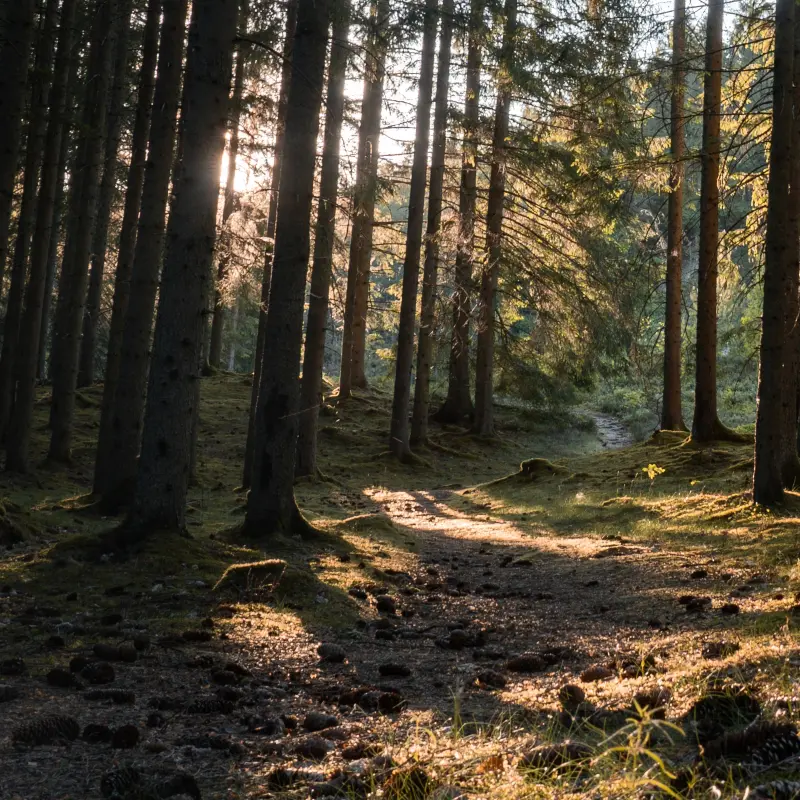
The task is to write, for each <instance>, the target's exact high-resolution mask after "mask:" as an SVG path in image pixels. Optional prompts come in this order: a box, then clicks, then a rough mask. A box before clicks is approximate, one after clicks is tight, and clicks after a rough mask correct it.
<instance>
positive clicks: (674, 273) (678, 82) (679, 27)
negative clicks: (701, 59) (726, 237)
mask: <svg viewBox="0 0 800 800" xmlns="http://www.w3.org/2000/svg"><path fill="white" fill-rule="evenodd" d="M685 58H686V4H685V0H675V18H674V20H673V23H672V100H671V106H672V107H671V110H670V126H671V131H670V136H671V140H672V144H671V149H672V152H671V154H670V155H671V164H670V176H669V189H670V194H669V207H668V210H667V216H668V221H667V275H666V303H665V314H664V396H663V401H662V405H661V428H662V429H663V430H668V431H671V430H676V431H683V430H686V424H685V423H684V421H683V410H682V407H681V321H682V314H681V308H682V302H681V301H682V295H681V284H682V278H683V173H684V169H683V157H684V153H685V150H686V148H685V136H684V109H683V105H684V94H685V82H686V67H685V65H684V59H685Z"/></svg>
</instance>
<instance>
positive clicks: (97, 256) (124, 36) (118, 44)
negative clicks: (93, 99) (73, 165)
mask: <svg viewBox="0 0 800 800" xmlns="http://www.w3.org/2000/svg"><path fill="white" fill-rule="evenodd" d="M132 7H133V0H120V5H119V8H118V9H117V20H116V27H115V34H116V35H115V42H114V49H115V58H114V62H115V63H114V83H113V86H112V89H111V95H110V101H109V106H108V118H107V121H106V142H105V145H106V149H105V157H104V160H103V177H102V179H101V181H100V195H99V197H98V201H97V221H96V223H95V228H94V235H93V240H92V260H91V267H90V269H89V291H88V294H87V296H86V308H85V310H84V316H83V339H82V340H81V353H80V360H79V366H78V386H89V385H90V384H92V383H94V361H95V348H96V339H97V325H98V322H99V320H100V302H101V299H102V292H103V275H104V273H105V267H106V251H107V249H108V226H109V223H110V221H111V206H112V204H113V202H114V194H115V192H116V188H117V168H118V167H117V152H118V150H119V137H120V130H121V128H122V117H123V111H124V107H125V97H126V94H127V92H128V87H129V84H128V55H129V41H130V29H131V12H132Z"/></svg>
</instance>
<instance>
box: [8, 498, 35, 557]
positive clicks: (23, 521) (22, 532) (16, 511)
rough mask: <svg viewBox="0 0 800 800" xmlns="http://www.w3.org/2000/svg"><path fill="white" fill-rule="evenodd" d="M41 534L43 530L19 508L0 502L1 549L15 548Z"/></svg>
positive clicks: (12, 504)
mask: <svg viewBox="0 0 800 800" xmlns="http://www.w3.org/2000/svg"><path fill="white" fill-rule="evenodd" d="M38 533H41V528H40V526H39V525H37V524H36V523H35V522H34V521H33V520H32V519H31V517H30V514H29V513H28V512H26V511H23V510H22V509H21V508H20V507H19V506H17V505H15V504H14V503H10V502H8V501H3V502H0V547H6V548H8V547H14V545H17V544H21V543H22V542H26V541H28V540H29V539H30V537H31V536H32V535H34V534H38Z"/></svg>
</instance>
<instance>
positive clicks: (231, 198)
mask: <svg viewBox="0 0 800 800" xmlns="http://www.w3.org/2000/svg"><path fill="white" fill-rule="evenodd" d="M249 15H250V4H249V2H248V0H242V10H241V23H240V27H241V30H242V31H243V32H246V31H247V19H248V17H249ZM245 48H246V45H245V44H244V43H243V42H240V43H239V48H238V53H237V56H236V70H235V72H234V77H233V92H232V94H231V104H230V108H231V120H230V139H229V141H228V170H227V174H226V176H225V199H224V201H223V204H222V228H221V235H220V238H221V240H222V241H221V245H222V246H221V248H220V249H221V251H222V252H221V253H220V256H219V266H218V268H217V282H216V287H215V289H214V309H213V312H212V317H211V338H210V341H209V345H208V362H209V364H210V366H211V367H213V368H214V369H219V367H220V362H221V360H222V333H223V330H224V327H225V304H224V303H223V302H222V284H223V283H224V281H225V278H226V277H227V275H228V268H229V267H230V260H231V246H232V240H231V236H230V231H229V230H228V229H227V224H228V220H229V219H230V218H231V215H232V214H233V212H234V209H235V208H236V186H235V184H236V159H237V158H238V157H239V121H240V119H241V116H242V92H243V90H244V66H245V61H246V49H245Z"/></svg>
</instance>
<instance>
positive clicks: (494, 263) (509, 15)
mask: <svg viewBox="0 0 800 800" xmlns="http://www.w3.org/2000/svg"><path fill="white" fill-rule="evenodd" d="M505 18H506V19H505V30H504V32H503V52H502V55H501V59H500V71H499V75H498V87H497V107H496V109H495V116H494V136H493V138H492V172H491V176H490V178H489V202H488V206H487V210H486V251H487V259H486V263H485V265H484V267H483V270H482V272H481V288H480V296H479V299H478V352H477V364H476V368H475V421H474V423H473V430H474V431H475V432H476V433H478V434H480V435H481V436H490V435H492V434H493V433H494V385H493V383H494V327H495V326H494V318H495V302H496V301H495V296H496V294H497V279H498V274H499V271H500V261H501V259H502V256H503V206H504V204H505V188H506V140H507V138H508V127H509V113H510V110H511V87H512V79H511V71H512V69H513V62H514V37H515V36H516V27H517V0H506V5H505Z"/></svg>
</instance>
